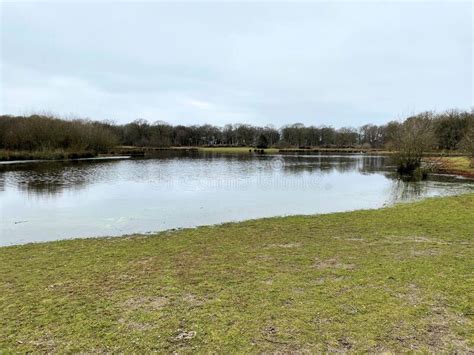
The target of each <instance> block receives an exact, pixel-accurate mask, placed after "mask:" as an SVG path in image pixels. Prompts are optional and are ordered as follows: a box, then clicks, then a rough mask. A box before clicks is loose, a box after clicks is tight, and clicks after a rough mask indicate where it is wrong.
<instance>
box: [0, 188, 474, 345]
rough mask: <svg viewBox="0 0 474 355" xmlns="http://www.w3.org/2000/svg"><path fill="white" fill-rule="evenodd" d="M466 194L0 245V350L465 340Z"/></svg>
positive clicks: (472, 200)
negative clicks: (151, 232) (183, 227)
mask: <svg viewBox="0 0 474 355" xmlns="http://www.w3.org/2000/svg"><path fill="white" fill-rule="evenodd" d="M473 234H474V194H468V195H462V196H457V197H447V198H434V199H428V200H425V201H422V202H416V203H412V204H401V205H397V206H395V207H391V208H386V209H380V210H368V211H356V212H349V213H336V214H329V215H320V216H296V217H286V218H271V219H260V220H253V221H248V222H242V223H233V224H224V225H220V226H215V227H202V228H197V229H187V230H179V231H170V232H163V233H158V234H156V235H153V236H133V237H123V238H108V239H104V238H102V239H77V240H69V241H58V242H51V243H43V244H29V245H23V246H12V247H4V248H0V352H2V351H3V352H9V351H11V352H31V351H33V352H70V351H71V352H75V351H82V352H111V351H116V352H131V351H133V352H149V351H163V352H173V351H177V352H296V351H327V350H329V351H371V352H382V351H393V352H400V351H408V350H420V351H459V352H469V351H473V349H474V326H473V315H474V300H473V295H474V274H473V270H474V239H473V238H474V235H473Z"/></svg>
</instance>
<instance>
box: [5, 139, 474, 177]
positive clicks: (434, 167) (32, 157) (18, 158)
mask: <svg viewBox="0 0 474 355" xmlns="http://www.w3.org/2000/svg"><path fill="white" fill-rule="evenodd" d="M163 151H175V152H184V151H186V152H206V153H219V154H301V153H307V154H318V153H337V154H367V155H391V154H394V153H395V152H394V151H389V150H384V149H372V148H362V147H361V148H358V147H352V148H351V147H349V148H348V147H341V148H337V147H308V148H263V149H262V148H256V147H221V146H206V147H133V146H118V147H115V148H114V149H112V150H110V151H109V152H106V153H95V152H70V151H61V150H55V151H31V152H30V151H6V150H0V162H4V163H5V162H10V163H17V162H18V163H20V162H29V161H42V160H45V161H48V160H57V161H67V160H71V161H73V160H85V159H99V158H104V159H106V158H116V159H118V158H130V157H153V156H154V155H155V154H157V153H159V152H163ZM423 161H424V162H425V164H428V165H429V166H430V169H431V171H432V172H434V173H439V174H448V175H458V176H463V177H466V178H474V164H473V163H472V158H469V157H468V156H466V155H465V153H463V152H459V151H451V152H446V151H431V152H427V153H425V158H424V159H423Z"/></svg>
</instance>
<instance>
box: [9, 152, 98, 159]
mask: <svg viewBox="0 0 474 355" xmlns="http://www.w3.org/2000/svg"><path fill="white" fill-rule="evenodd" d="M95 156H97V154H96V153H94V152H89V151H77V152H76V151H65V150H41V151H18V150H1V149H0V161H14V160H61V159H80V158H92V157H95Z"/></svg>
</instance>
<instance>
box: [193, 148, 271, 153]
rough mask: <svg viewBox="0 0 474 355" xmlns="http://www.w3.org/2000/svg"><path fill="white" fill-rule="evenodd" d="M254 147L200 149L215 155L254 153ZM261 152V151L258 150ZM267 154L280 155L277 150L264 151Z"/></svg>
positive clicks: (268, 149)
mask: <svg viewBox="0 0 474 355" xmlns="http://www.w3.org/2000/svg"><path fill="white" fill-rule="evenodd" d="M254 149H256V148H253V147H198V150H199V151H201V152H213V153H233V154H235V153H239V154H240V153H253V151H254ZM258 150H261V149H258ZM264 152H265V153H278V149H277V148H267V149H264Z"/></svg>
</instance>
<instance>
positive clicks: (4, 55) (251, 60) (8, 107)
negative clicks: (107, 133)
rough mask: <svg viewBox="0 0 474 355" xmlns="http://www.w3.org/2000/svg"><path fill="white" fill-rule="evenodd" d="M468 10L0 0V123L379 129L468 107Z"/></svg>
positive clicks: (443, 5)
mask: <svg viewBox="0 0 474 355" xmlns="http://www.w3.org/2000/svg"><path fill="white" fill-rule="evenodd" d="M472 22H473V9H472V4H471V2H470V1H465V2H459V1H456V2H420V1H417V2H416V1H404V2H398V3H396V2H382V3H381V2H379V3H375V2H373V1H366V2H347V1H346V2H342V1H340V2H331V3H329V2H321V1H317V2H300V3H285V2H278V3H273V2H268V1H266V2H259V3H256V2H241V3H237V2H232V3H230V2H227V3H218V2H202V3H197V2H179V3H176V2H175V3H165V2H142V3H133V2H102V3H100V4H95V3H93V2H84V3H59V2H50V3H43V2H35V3H27V2H2V4H1V53H0V55H1V78H0V79H1V87H0V89H1V94H0V95H1V96H0V112H1V113H2V114H25V113H31V112H38V111H49V112H54V113H57V114H61V115H69V114H74V115H79V116H82V117H89V118H93V119H98V120H103V119H111V120H115V121H116V122H119V123H123V122H129V121H132V120H134V119H136V118H145V119H147V120H149V121H156V120H163V121H167V122H169V123H172V124H201V123H211V124H216V125H224V124H226V123H237V122H240V123H250V124H255V125H265V124H274V125H275V126H277V127H279V126H281V125H283V124H286V123H294V122H302V123H305V124H308V125H309V124H313V125H320V124H330V125H333V126H335V127H341V126H359V125H361V124H364V123H367V122H373V123H384V122H387V121H389V120H391V119H397V118H401V117H404V116H406V115H407V114H411V113H414V112H418V111H422V110H444V109H447V108H454V107H457V108H463V109H469V108H470V107H471V106H472V105H473V88H472V83H473V56H472V49H473V44H472V41H473V35H472Z"/></svg>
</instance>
